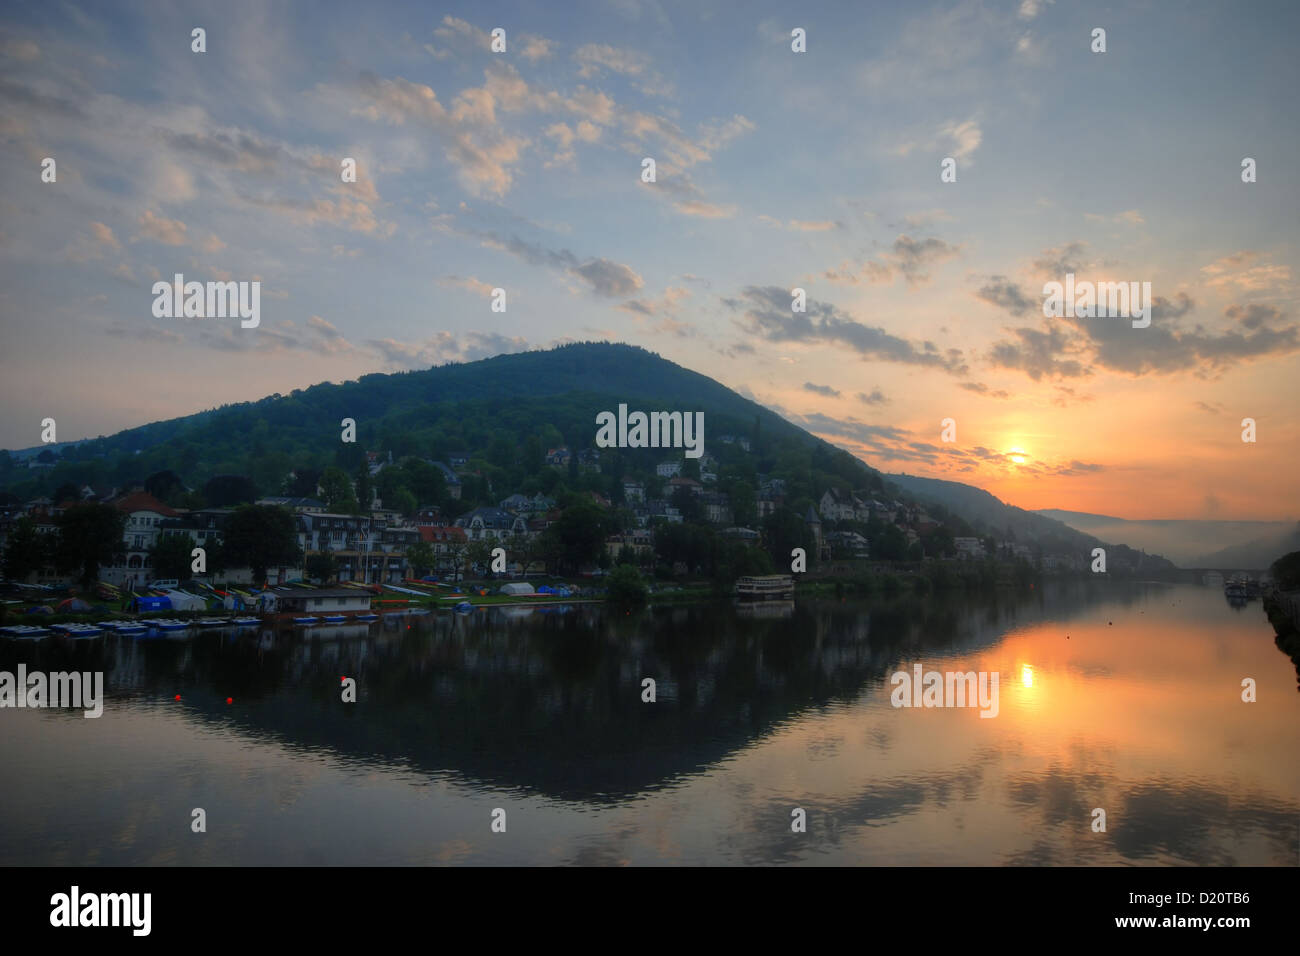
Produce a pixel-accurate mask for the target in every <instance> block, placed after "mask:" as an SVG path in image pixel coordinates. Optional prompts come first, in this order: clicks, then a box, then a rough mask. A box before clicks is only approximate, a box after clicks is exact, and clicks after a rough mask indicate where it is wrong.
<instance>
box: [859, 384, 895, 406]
mask: <svg viewBox="0 0 1300 956" xmlns="http://www.w3.org/2000/svg"><path fill="white" fill-rule="evenodd" d="M855 397H856V398H857V400H858V401H860V402H861V403H862V404H864V405H887V404H889V399H888V398H886V397H885V393H884V392H882V391H881V390H880V389H879V388H873V389H872V390H871V393H870V394H867V393H866V392H858V394H857V395H856V396H855Z"/></svg>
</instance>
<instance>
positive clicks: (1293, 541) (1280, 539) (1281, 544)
mask: <svg viewBox="0 0 1300 956" xmlns="http://www.w3.org/2000/svg"><path fill="white" fill-rule="evenodd" d="M1292 551H1300V524H1296V525H1293V526H1292V527H1291V528H1289V529H1288V530H1286V531H1283V532H1281V533H1279V534H1276V535H1271V536H1269V537H1265V538H1259V539H1257V540H1255V541H1249V542H1247V543H1246V544H1238V545H1233V546H1232V547H1229V548H1222V549H1220V550H1218V551H1215V552H1213V553H1211V554H1207V555H1205V556H1204V557H1202V558H1200V559H1199V560H1198V561H1197V567H1202V568H1231V569H1237V570H1262V569H1264V568H1267V567H1268V566H1269V565H1271V564H1272V563H1273V562H1274V561H1276V560H1277V559H1278V558H1280V557H1282V555H1284V554H1290V553H1291V552H1292Z"/></svg>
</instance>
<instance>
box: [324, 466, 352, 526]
mask: <svg viewBox="0 0 1300 956" xmlns="http://www.w3.org/2000/svg"><path fill="white" fill-rule="evenodd" d="M320 490H321V494H322V495H324V496H325V506H326V507H327V508H329V510H330V511H333V512H337V513H342V514H356V513H357V511H358V510H359V509H358V507H357V499H356V498H355V497H353V494H352V482H351V481H350V480H348V475H347V472H345V471H344V470H343V469H342V468H339V467H338V466H337V465H330V466H329V467H328V468H326V469H325V471H324V473H323V474H322V475H321V478H320Z"/></svg>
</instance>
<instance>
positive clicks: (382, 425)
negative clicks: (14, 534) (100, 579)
mask: <svg viewBox="0 0 1300 956" xmlns="http://www.w3.org/2000/svg"><path fill="white" fill-rule="evenodd" d="M619 402H625V403H627V404H628V406H629V410H636V409H638V408H640V409H643V410H646V411H651V410H672V411H683V412H684V411H703V412H705V415H706V417H705V421H706V429H705V450H706V451H709V452H712V453H714V454H716V453H717V452H718V451H719V447H718V439H719V438H720V437H721V436H723V435H727V434H734V435H737V436H740V437H744V438H747V439H750V440H755V439H757V440H758V441H759V443H760V446H761V447H763V448H765V449H766V450H768V451H769V452H770V453H772V454H773V455H779V454H781V453H783V451H784V450H785V449H786V448H796V447H797V448H799V449H800V451H801V452H802V455H803V456H807V455H808V454H809V453H810V452H814V451H815V453H816V458H817V462H816V467H817V468H818V470H819V471H821V472H825V473H827V474H828V475H833V476H838V478H836V479H834V480H835V482H836V483H839V484H842V485H844V486H845V487H867V486H868V485H870V484H872V482H871V481H870V480H869V477H870V476H871V475H874V474H875V473H874V472H872V471H871V469H868V468H867V467H866V466H865V465H862V464H861V463H860V462H858V461H857V459H854V458H852V456H850V455H848V454H847V453H846V452H843V451H840V450H838V449H834V448H833V447H832V446H830V445H829V444H827V443H825V442H822V441H821V440H820V439H817V438H815V437H814V436H812V435H810V434H808V433H807V432H805V431H804V430H802V429H800V428H798V427H797V426H795V425H792V424H791V423H789V422H787V421H785V420H784V419H783V418H781V417H780V416H779V415H776V414H775V413H773V412H772V411H770V410H768V409H766V408H764V407H763V406H761V405H759V404H757V403H755V402H752V401H750V400H748V399H746V398H743V397H741V396H740V395H738V394H736V393H735V392H733V391H732V390H731V389H729V388H726V387H725V386H723V385H721V384H719V383H718V382H716V381H714V380H713V379H711V378H708V377H706V376H704V375H700V374H699V373H697V372H692V371H690V370H689V369H685V368H682V367H681V366H679V365H676V364H674V363H672V362H669V361H667V360H666V359H663V358H661V357H659V356H658V355H655V354H654V353H651V352H647V351H646V350H644V349H641V348H638V347H635V346H630V345H620V344H611V343H603V342H602V343H580V344H573V345H565V346H560V347H558V348H554V349H550V350H547V351H536V352H522V353H517V354H513V355H499V356H496V357H495V358H490V359H484V360H482V361H478V362H470V363H465V364H452V365H444V366H439V367H435V368H430V369H425V370H421V371H414V372H398V373H393V374H372V375H365V376H362V377H361V378H360V379H358V380H357V381H351V382H345V383H342V384H329V383H326V384H321V385H314V386H312V387H310V388H306V389H300V390H296V391H294V392H292V393H290V394H288V395H279V394H276V395H272V396H270V397H268V398H264V399H261V400H260V401H256V402H245V403H241V404H237V405H227V406H222V407H221V408H217V409H214V410H211V411H206V412H201V413H198V414H195V415H189V416H185V417H183V418H175V419H171V420H168V421H163V422H155V423H153V424H149V425H144V426H141V427H138V428H132V429H128V430H126V431H123V432H119V433H117V434H116V435H112V436H109V437H101V438H97V439H91V440H88V441H84V442H81V443H79V444H77V445H75V446H74V445H68V446H64V447H62V448H60V449H59V457H58V463H57V465H56V467H55V468H53V469H46V470H43V471H40V472H38V473H36V472H33V471H29V470H28V469H27V468H26V466H25V463H18V462H14V461H6V460H3V459H6V458H7V457H8V456H7V455H4V454H0V487H4V489H5V490H7V491H9V492H11V493H16V494H18V495H19V496H20V497H23V496H30V495H32V494H39V493H45V494H50V493H51V492H52V491H53V489H54V488H56V487H58V486H60V485H63V484H66V483H68V482H71V483H74V484H78V485H80V484H84V483H89V484H93V485H100V484H108V485H122V484H124V483H128V482H132V481H140V480H143V479H144V478H145V477H146V476H148V475H150V474H152V473H155V472H158V471H163V470H171V471H174V472H176V473H177V474H178V475H180V476H181V477H182V478H183V479H184V481H185V482H186V483H187V484H188V485H189V486H190V487H193V488H198V487H201V486H202V485H203V483H204V482H206V481H207V480H208V479H210V478H212V477H213V476H216V475H224V474H237V475H246V476H248V477H250V478H252V479H253V481H254V482H255V483H256V484H257V486H258V488H259V490H261V491H262V492H263V493H264V494H275V493H276V492H277V491H278V490H279V486H280V484H281V483H282V481H283V477H284V476H285V475H286V474H287V473H288V472H290V471H291V470H293V469H295V468H304V467H305V468H321V467H324V466H327V465H331V464H338V465H341V466H343V467H344V468H345V469H347V470H348V471H349V473H353V469H355V467H356V466H357V464H358V456H360V455H362V454H363V453H364V451H366V450H372V451H376V450H377V451H380V452H383V453H385V454H387V453H388V452H392V454H393V456H394V459H395V460H396V459H399V458H401V457H403V456H405V455H417V456H420V457H425V458H430V459H433V460H445V459H446V458H447V457H448V456H450V455H452V454H455V453H460V452H463V453H466V454H469V455H472V456H474V457H476V458H483V459H486V460H488V461H492V462H494V463H496V464H498V465H500V466H502V467H505V466H506V465H507V464H508V463H507V462H506V461H505V459H506V458H507V457H509V456H510V455H513V454H515V452H516V451H517V450H519V449H522V448H523V447H524V446H525V444H526V443H527V444H532V443H536V444H538V445H540V446H541V450H542V451H543V452H545V451H546V450H547V449H548V448H550V447H556V446H560V445H568V446H569V447H571V448H572V449H573V450H574V451H575V452H576V451H578V450H580V449H583V448H587V447H589V446H591V445H592V444H593V441H594V438H595V432H596V425H595V417H596V414H597V412H600V411H604V410H611V411H613V410H616V409H617V405H618V403H619ZM344 418H351V419H354V420H355V422H356V426H357V434H356V438H357V440H356V443H355V444H344V443H342V442H341V441H340V433H341V427H340V422H341V421H342V420H343V419H344ZM657 454H658V456H659V457H662V453H657ZM808 477H809V478H812V477H813V476H812V475H809V476H808Z"/></svg>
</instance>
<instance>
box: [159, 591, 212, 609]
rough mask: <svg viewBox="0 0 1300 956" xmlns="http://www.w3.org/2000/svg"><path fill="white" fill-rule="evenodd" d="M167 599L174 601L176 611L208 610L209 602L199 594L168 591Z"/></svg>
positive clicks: (173, 605)
mask: <svg viewBox="0 0 1300 956" xmlns="http://www.w3.org/2000/svg"><path fill="white" fill-rule="evenodd" d="M167 599H168V600H169V601H171V602H172V609H173V610H176V611H206V610H207V609H208V602H207V601H206V600H204V599H203V598H201V597H199V596H198V595H197V594H188V593H186V592H185V591H168V592H167Z"/></svg>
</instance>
